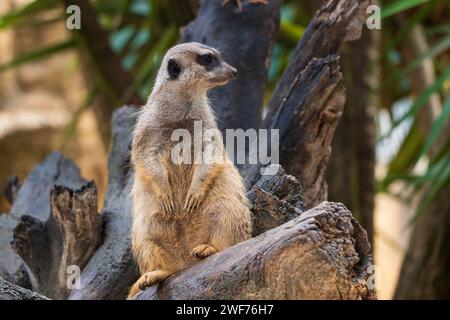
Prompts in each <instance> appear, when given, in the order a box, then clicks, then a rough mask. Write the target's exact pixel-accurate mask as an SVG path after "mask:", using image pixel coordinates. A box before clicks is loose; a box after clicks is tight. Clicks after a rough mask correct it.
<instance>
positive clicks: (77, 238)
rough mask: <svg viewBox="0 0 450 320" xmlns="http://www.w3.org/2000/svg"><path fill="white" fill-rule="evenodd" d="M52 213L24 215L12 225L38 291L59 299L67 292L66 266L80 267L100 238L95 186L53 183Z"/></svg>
mask: <svg viewBox="0 0 450 320" xmlns="http://www.w3.org/2000/svg"><path fill="white" fill-rule="evenodd" d="M50 194H51V195H50V204H51V215H50V216H49V217H48V219H47V220H45V221H42V220H40V219H39V218H36V217H34V216H31V215H23V216H22V217H21V219H20V222H19V224H18V225H17V226H16V227H15V228H14V230H13V232H14V240H13V242H12V246H13V248H14V250H15V251H16V252H17V253H18V254H19V255H20V256H21V257H22V258H23V259H24V261H25V262H26V264H27V265H28V266H29V267H30V269H31V271H32V272H33V275H34V276H35V277H36V280H37V283H38V288H39V289H38V290H39V292H42V293H44V294H45V295H47V296H49V297H52V298H57V299H62V298H65V297H66V296H67V295H68V293H69V288H68V285H67V278H68V275H70V273H69V271H70V270H69V269H68V267H69V266H75V267H77V268H78V269H79V270H81V269H82V268H83V267H84V266H85V265H86V263H87V261H88V260H89V258H90V257H91V255H92V254H93V253H94V251H95V249H96V248H97V246H98V244H99V243H100V242H101V219H100V216H99V215H98V213H97V190H96V188H95V185H94V184H93V183H92V182H89V183H87V184H86V185H84V186H83V187H82V188H81V189H80V190H71V189H69V188H67V187H63V186H54V187H53V188H52V190H51V191H50Z"/></svg>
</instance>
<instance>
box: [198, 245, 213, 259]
mask: <svg viewBox="0 0 450 320" xmlns="http://www.w3.org/2000/svg"><path fill="white" fill-rule="evenodd" d="M217 251H218V250H217V249H216V248H214V247H213V246H211V245H209V244H200V245H198V246H196V247H195V248H194V249H192V255H193V256H195V257H197V258H206V257H209V256H210V255H213V254H214V253H216V252H217Z"/></svg>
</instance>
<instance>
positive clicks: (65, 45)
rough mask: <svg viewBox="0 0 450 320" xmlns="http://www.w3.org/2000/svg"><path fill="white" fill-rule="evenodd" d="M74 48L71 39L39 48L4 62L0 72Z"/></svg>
mask: <svg viewBox="0 0 450 320" xmlns="http://www.w3.org/2000/svg"><path fill="white" fill-rule="evenodd" d="M74 47H75V41H74V40H73V39H70V40H66V41H62V42H59V43H56V44H53V45H50V46H48V47H45V48H40V49H38V50H35V51H31V52H27V53H25V54H23V55H21V56H19V57H16V58H14V59H13V60H11V61H9V62H6V63H4V64H0V72H3V71H4V70H6V69H8V68H12V67H17V66H19V65H22V64H24V63H29V62H35V61H38V60H41V59H44V58H47V57H48V56H50V55H52V54H55V53H59V52H61V51H64V50H67V49H71V48H74Z"/></svg>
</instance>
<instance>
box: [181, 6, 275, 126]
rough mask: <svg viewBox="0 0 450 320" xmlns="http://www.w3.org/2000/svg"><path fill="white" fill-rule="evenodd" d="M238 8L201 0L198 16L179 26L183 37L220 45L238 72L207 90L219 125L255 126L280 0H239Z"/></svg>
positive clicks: (258, 120) (259, 117) (187, 40)
mask: <svg viewBox="0 0 450 320" xmlns="http://www.w3.org/2000/svg"><path fill="white" fill-rule="evenodd" d="M242 3H243V10H242V11H239V10H238V9H237V8H236V7H235V6H232V5H227V6H223V5H222V0H209V1H203V4H202V6H201V8H200V11H199V13H198V16H197V18H196V19H195V20H194V21H193V22H192V23H190V24H189V25H188V26H187V27H186V28H185V29H184V31H183V32H182V41H183V42H189V41H196V42H200V43H204V44H206V45H209V46H213V47H215V48H217V49H219V50H220V52H221V54H222V56H223V58H224V59H225V61H227V62H228V63H230V64H231V65H233V66H234V67H235V68H237V69H238V72H239V73H238V78H237V79H236V80H233V81H232V82H230V83H229V84H228V85H226V86H224V87H221V88H216V89H213V90H212V91H211V92H210V93H209V97H210V99H211V101H212V104H213V108H214V111H215V114H216V116H217V118H218V120H219V128H220V129H221V130H222V132H223V133H225V129H226V128H232V129H236V128H240V129H244V130H246V129H248V128H259V126H260V123H261V108H262V104H263V98H264V88H265V85H266V75H267V70H268V68H269V63H270V57H271V52H272V47H273V44H274V42H275V39H276V36H277V34H278V28H279V15H280V12H279V11H280V5H281V1H280V0H271V1H270V2H269V5H263V4H251V3H249V1H247V0H243V1H242Z"/></svg>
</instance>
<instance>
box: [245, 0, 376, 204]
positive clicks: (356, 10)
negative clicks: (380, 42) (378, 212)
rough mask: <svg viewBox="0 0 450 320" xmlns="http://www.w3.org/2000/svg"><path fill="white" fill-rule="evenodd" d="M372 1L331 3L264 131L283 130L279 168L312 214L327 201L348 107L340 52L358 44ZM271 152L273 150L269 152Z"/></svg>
mask: <svg viewBox="0 0 450 320" xmlns="http://www.w3.org/2000/svg"><path fill="white" fill-rule="evenodd" d="M367 5H368V0H348V1H343V0H328V1H326V2H325V3H324V4H323V5H322V7H321V8H320V9H319V10H318V11H317V13H316V15H315V16H314V18H313V20H312V21H311V23H310V24H309V26H308V28H307V30H306V31H305V33H304V35H303V37H302V39H301V40H300V42H299V44H298V46H297V48H296V50H295V53H294V57H293V59H292V60H291V62H290V63H289V65H288V67H287V68H286V70H285V72H284V73H283V75H282V77H281V79H280V81H279V83H278V85H277V87H276V89H275V91H274V93H273V95H272V97H271V100H270V103H269V107H268V110H269V111H268V114H267V116H266V118H265V120H264V124H263V127H264V128H266V129H278V130H279V135H280V142H281V143H280V150H279V156H280V163H281V165H282V166H283V167H284V168H285V170H286V171H287V172H288V173H289V174H292V175H294V176H295V177H296V178H297V179H298V180H299V182H300V184H301V186H302V188H303V190H304V191H305V194H304V197H305V202H306V205H307V207H308V208H311V207H313V206H315V205H317V204H319V203H320V202H322V201H323V200H325V199H326V197H327V185H326V182H325V177H324V173H325V168H326V165H327V163H328V160H329V157H330V154H331V148H330V143H331V138H332V136H333V133H334V131H335V129H336V126H337V123H338V121H339V118H340V116H341V114H342V110H343V107H344V102H345V91H344V87H343V85H342V75H341V73H340V70H339V64H338V60H339V57H338V52H339V48H340V46H341V44H342V43H343V42H345V41H350V40H356V39H358V38H359V36H360V33H361V28H362V26H363V22H364V21H365V11H366V8H367ZM269 150H270V146H269ZM260 169H261V168H260V166H255V165H253V166H246V168H245V169H244V170H243V173H244V175H245V176H246V180H247V182H248V185H252V184H253V183H254V182H255V181H257V180H258V179H259V176H260Z"/></svg>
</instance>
